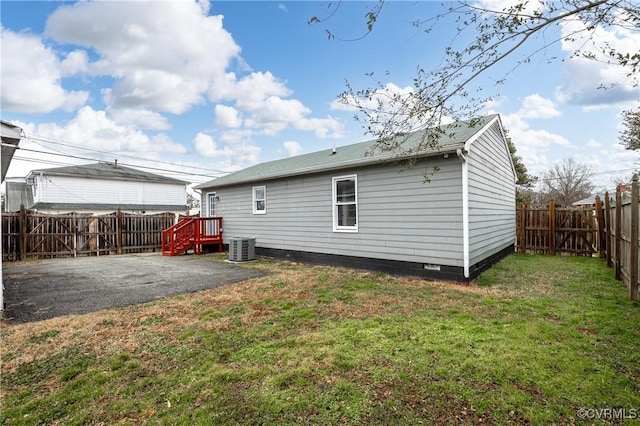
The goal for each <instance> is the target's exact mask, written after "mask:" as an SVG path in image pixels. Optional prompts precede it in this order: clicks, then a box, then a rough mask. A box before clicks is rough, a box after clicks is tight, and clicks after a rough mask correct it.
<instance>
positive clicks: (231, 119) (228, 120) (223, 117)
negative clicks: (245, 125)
mask: <svg viewBox="0 0 640 426" xmlns="http://www.w3.org/2000/svg"><path fill="white" fill-rule="evenodd" d="M215 117H216V125H217V126H220V127H227V128H237V127H240V126H241V125H242V118H240V113H239V111H238V110H237V109H235V108H234V107H230V106H227V105H216V107H215Z"/></svg>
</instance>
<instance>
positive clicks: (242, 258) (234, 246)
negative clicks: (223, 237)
mask: <svg viewBox="0 0 640 426" xmlns="http://www.w3.org/2000/svg"><path fill="white" fill-rule="evenodd" d="M255 258H256V239H255V238H231V239H230V240H229V260H230V261H231V262H246V261H248V260H254V259H255Z"/></svg>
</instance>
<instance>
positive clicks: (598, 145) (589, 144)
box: [587, 139, 602, 148]
mask: <svg viewBox="0 0 640 426" xmlns="http://www.w3.org/2000/svg"><path fill="white" fill-rule="evenodd" d="M587 148H602V144H601V143H600V142H598V141H597V140H595V139H589V141H588V142H587Z"/></svg>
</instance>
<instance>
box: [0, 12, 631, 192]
mask: <svg viewBox="0 0 640 426" xmlns="http://www.w3.org/2000/svg"><path fill="white" fill-rule="evenodd" d="M483 3H485V4H490V3H495V1H494V0H484V1H483ZM502 3H504V2H501V4H502ZM332 4H333V5H334V6H335V4H336V3H332ZM453 4H454V3H447V2H444V6H443V4H442V3H441V2H430V1H413V2H409V1H407V2H401V1H388V2H387V3H386V4H385V5H384V7H383V9H382V12H381V14H380V15H379V18H378V21H377V22H376V25H375V26H374V29H373V31H372V32H371V33H370V34H369V35H367V36H366V37H364V38H362V39H359V40H355V39H358V38H360V37H361V36H362V35H363V34H365V32H366V18H365V14H366V13H367V11H369V10H371V7H372V6H374V5H375V3H368V2H351V1H344V2H342V3H341V4H340V5H339V8H338V9H337V10H335V13H333V11H334V9H331V8H330V3H328V2H316V1H297V2H275V1H254V2H249V1H234V2H230V1H211V2H208V1H200V2H192V1H189V0H182V1H153V2H142V1H133V0H130V1H105V2H100V1H96V2H94V1H83V2H77V3H76V2H71V1H64V2H61V1H55V0H49V1H42V2H39V1H5V0H2V1H1V2H0V14H1V31H2V36H1V40H0V50H1V61H0V71H1V79H0V83H1V85H0V117H1V118H2V119H3V120H5V121H9V122H11V123H14V124H17V125H18V126H20V127H22V128H23V130H24V132H25V135H26V138H25V139H23V140H22V141H21V143H20V147H21V148H22V149H21V150H20V151H18V152H16V154H15V157H14V160H13V162H12V164H11V167H10V169H9V172H8V174H7V176H8V177H22V176H26V175H27V174H28V173H29V172H30V171H31V170H35V169H43V168H49V167H60V166H66V165H72V164H88V163H92V162H94V161H97V160H100V161H113V160H114V159H117V160H118V162H119V164H123V165H129V166H132V167H140V168H142V170H145V171H148V172H151V173H156V174H161V175H165V176H170V177H174V178H177V179H181V180H185V181H187V182H189V183H196V184H197V183H202V182H205V181H208V180H211V179H213V178H215V177H219V176H222V175H224V174H227V173H230V172H233V171H237V170H240V169H243V168H246V167H248V166H251V165H254V164H257V163H261V162H266V161H271V160H275V159H280V158H285V157H288V156H292V155H299V154H304V153H310V152H315V151H319V150H323V149H328V148H332V147H339V146H342V145H347V144H351V143H356V142H360V141H364V140H369V139H370V138H371V137H370V136H367V135H366V134H365V131H364V129H363V124H362V122H358V121H356V120H354V114H355V111H354V109H353V108H350V107H348V106H347V105H344V104H342V103H340V102H339V101H338V99H339V96H340V94H341V93H342V92H343V91H344V90H345V89H346V83H347V82H348V84H350V85H351V86H352V87H354V88H355V89H361V88H366V87H371V86H372V85H374V81H373V80H372V77H371V73H373V76H374V78H376V79H378V80H379V81H381V82H382V83H383V84H385V85H386V86H387V87H389V88H391V89H393V90H397V91H398V92H402V91H408V90H412V84H413V79H414V78H415V76H416V70H417V69H418V68H419V67H422V68H424V69H427V70H429V69H432V68H434V67H436V66H437V65H438V64H440V63H441V61H442V59H443V52H444V48H445V46H447V45H448V44H449V43H450V42H451V41H452V40H454V39H456V31H455V26H454V25H453V24H452V23H447V22H443V23H441V24H440V25H439V26H438V27H437V28H436V31H434V32H431V33H429V34H425V33H424V32H423V31H420V30H419V29H418V28H416V27H415V26H413V25H412V22H413V21H415V20H416V19H419V18H423V17H428V16H433V14H434V13H438V12H442V11H444V9H443V8H445V9H446V8H447V7H449V6H450V5H453ZM314 16H317V17H320V18H323V19H324V18H328V19H326V20H325V21H323V22H322V23H320V24H315V25H309V23H308V21H309V20H310V19H311V18H312V17H314ZM570 25H571V24H569V23H566V24H563V25H562V26H561V27H559V28H557V29H554V30H550V32H548V33H545V34H544V37H545V38H544V39H554V38H557V36H558V35H559V34H560V31H569V30H570ZM327 30H330V31H331V33H333V34H334V35H335V36H336V37H335V38H333V39H330V38H329V37H328V35H327ZM553 31H556V32H557V33H558V34H554V33H553ZM594 34H595V35H594V38H597V39H598V40H603V41H605V40H606V41H609V42H611V43H612V45H614V46H620V47H624V46H626V47H627V48H629V46H631V48H633V47H634V46H636V47H637V46H640V33H639V32H638V31H635V32H630V31H624V30H623V29H620V28H618V29H616V28H608V29H605V28H601V29H598V30H597V31H596V32H595V33H594ZM466 36H467V37H470V36H473V34H467V35H466ZM460 39H463V36H461V37H460V38H459V39H456V40H458V41H460ZM354 40H355V41H354ZM542 42H543V38H542V36H541V37H540V38H538V39H536V40H532V41H531V45H530V46H529V47H528V48H529V49H530V50H531V49H535V48H537V47H540V45H541V44H540V43H542ZM575 43H579V41H577V42H575ZM576 47H577V45H576V44H573V45H572V43H570V42H562V43H554V44H552V45H550V46H548V47H546V48H545V49H543V50H542V53H540V54H538V55H537V56H535V57H534V58H533V60H532V61H531V62H530V63H528V64H526V65H523V66H520V67H517V68H515V69H514V70H513V71H511V72H510V73H509V75H508V78H507V80H506V82H505V83H504V84H502V85H500V86H495V85H494V84H493V83H492V81H493V80H495V79H497V78H500V76H501V75H502V73H504V72H506V71H509V70H511V69H512V68H513V66H514V64H515V63H516V61H518V60H520V59H522V56H517V55H514V56H513V57H511V58H508V59H507V60H506V61H505V62H504V63H503V64H501V65H500V66H499V67H497V68H496V69H493V70H491V72H489V73H487V74H486V75H485V76H483V77H482V78H481V79H479V80H478V82H479V84H481V85H485V86H483V91H485V92H487V93H490V94H492V95H495V97H494V99H493V100H492V101H491V102H489V103H487V104H486V105H485V107H484V110H483V113H487V114H489V113H499V114H500V115H501V118H502V123H503V125H504V126H505V128H506V129H507V131H508V133H509V136H510V137H511V139H512V141H513V142H514V144H515V146H516V149H517V152H518V155H519V156H520V157H521V158H522V161H523V162H524V164H525V166H526V167H527V168H528V170H529V172H530V174H533V175H536V176H542V175H543V174H544V173H545V172H546V171H548V170H549V169H551V168H552V167H553V166H554V165H555V164H557V163H559V162H561V161H562V160H563V159H567V158H573V159H574V160H576V161H578V162H581V163H585V164H587V165H588V166H590V167H591V170H592V173H593V174H592V180H593V182H594V183H595V184H596V186H597V187H598V189H599V188H609V189H610V188H613V187H615V182H616V181H618V180H620V179H622V180H624V179H629V178H630V176H631V174H632V172H633V170H634V169H635V170H637V169H638V168H640V154H639V153H637V152H633V151H628V150H625V149H624V148H623V147H622V146H621V145H620V144H619V139H618V138H619V133H620V130H621V122H622V119H621V112H622V111H623V110H626V109H630V108H638V105H640V88H638V87H633V85H632V84H631V82H630V80H629V79H625V78H624V77H623V76H624V70H621V69H619V68H617V67H615V66H612V65H606V64H604V63H602V62H598V61H587V60H585V59H580V58H572V57H571V55H570V53H571V52H572V51H573V49H575V48H576ZM553 58H556V59H553ZM612 82H616V83H618V85H617V87H616V88H615V89H610V90H602V89H598V87H599V86H601V85H603V84H604V85H606V84H609V83H612ZM43 152H47V153H49V154H44V153H43Z"/></svg>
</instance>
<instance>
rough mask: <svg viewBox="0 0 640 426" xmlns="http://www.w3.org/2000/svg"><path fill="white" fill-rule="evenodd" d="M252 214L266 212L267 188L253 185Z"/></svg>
mask: <svg viewBox="0 0 640 426" xmlns="http://www.w3.org/2000/svg"><path fill="white" fill-rule="evenodd" d="M253 214H267V188H266V187H264V186H254V187H253Z"/></svg>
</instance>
